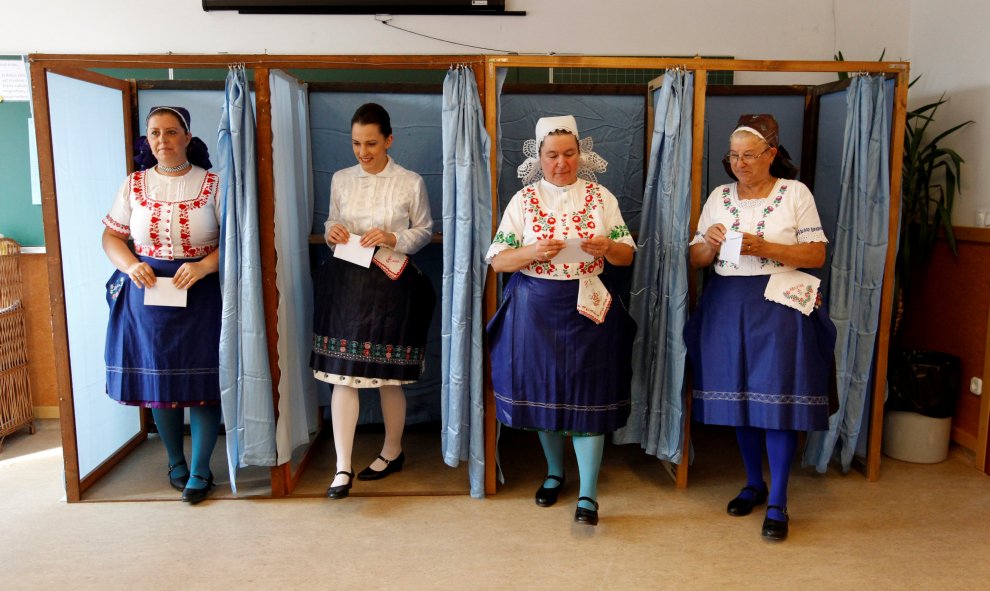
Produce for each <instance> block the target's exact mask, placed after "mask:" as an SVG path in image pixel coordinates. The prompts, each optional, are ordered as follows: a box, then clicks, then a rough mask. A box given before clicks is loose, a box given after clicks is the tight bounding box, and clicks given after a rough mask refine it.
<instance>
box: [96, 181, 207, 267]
mask: <svg viewBox="0 0 990 591" xmlns="http://www.w3.org/2000/svg"><path fill="white" fill-rule="evenodd" d="M219 188H220V177H218V176H217V175H216V174H214V173H211V172H207V171H206V170H204V169H202V168H200V167H198V166H193V167H192V169H191V170H190V171H189V172H187V173H186V174H184V175H182V176H165V175H163V174H159V173H158V172H157V171H156V170H155V169H154V168H151V169H148V170H144V171H138V172H134V173H131V174H130V175H129V176H128V177H127V180H125V181H124V184H122V185H121V186H120V189H118V190H117V196H116V197H115V198H114V201H113V205H112V206H111V207H110V213H108V214H107V215H106V217H104V218H103V224H104V225H105V226H106V227H108V228H110V229H111V230H113V231H115V232H118V233H120V234H126V235H128V236H130V237H131V238H133V240H134V250H135V252H136V253H137V254H139V255H145V256H150V257H153V258H156V259H165V260H174V259H189V258H198V257H202V256H206V255H208V254H210V253H211V252H213V251H214V250H216V249H217V247H218V245H219V243H220V198H219V195H220V192H219Z"/></svg>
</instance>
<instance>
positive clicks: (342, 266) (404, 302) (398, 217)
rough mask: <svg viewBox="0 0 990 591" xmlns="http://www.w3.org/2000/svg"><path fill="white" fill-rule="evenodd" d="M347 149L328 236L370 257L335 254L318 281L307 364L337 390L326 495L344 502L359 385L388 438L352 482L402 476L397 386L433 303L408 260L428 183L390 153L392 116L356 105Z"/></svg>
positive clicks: (420, 355) (411, 368)
mask: <svg viewBox="0 0 990 591" xmlns="http://www.w3.org/2000/svg"><path fill="white" fill-rule="evenodd" d="M351 145H352V147H353V149H354V156H355V157H356V158H357V161H358V164H357V165H355V166H352V167H350V168H345V169H343V170H340V171H337V172H336V173H335V174H334V175H333V180H332V181H331V184H330V213H329V215H328V216H327V221H326V224H325V228H326V234H325V238H326V241H327V244H329V245H330V246H331V247H335V246H336V245H339V244H345V243H347V242H348V241H349V240H350V239H351V238H352V236H353V237H354V238H358V237H359V238H360V244H361V246H363V247H366V248H368V247H375V248H376V251H375V255H374V258H373V259H372V264H371V265H370V266H369V267H367V268H365V267H362V266H359V265H356V264H353V263H350V262H345V261H343V260H341V259H337V258H333V257H331V258H330V259H328V260H327V261H326V262H325V263H324V264H323V266H322V267H321V268H320V270H319V272H318V275H317V278H316V301H315V310H314V318H313V332H314V335H313V351H312V353H311V355H310V367H312V368H313V374H314V375H315V377H316V378H317V379H319V380H321V381H324V382H327V383H328V384H331V385H332V386H333V397H332V398H331V402H330V412H331V420H332V423H333V441H334V449H335V451H336V454H337V466H336V470H337V471H336V474H335V475H334V479H333V482H332V483H331V484H330V487H329V488H328V489H327V496H328V497H329V498H331V499H342V498H345V497H347V496H348V494H349V492H350V489H351V485H352V481H353V480H354V472H353V470H352V468H351V452H352V450H353V448H354V431H355V429H356V426H357V419H358V411H359V408H360V400H359V397H358V390H360V389H363V388H377V389H378V390H379V391H380V393H381V404H382V415H383V418H384V420H385V442H384V444H383V445H382V450H381V453H380V454H379V456H378V458H377V459H376V460H375V461H374V462H372V463H371V465H370V466H368V467H367V468H366V469H364V470H362V471H361V473H359V474H358V476H357V478H358V480H377V479H381V478H385V477H386V476H388V475H389V474H392V473H394V472H399V471H400V470H402V466H403V463H404V462H405V454H403V452H402V432H403V429H404V427H405V421H406V397H405V394H404V393H403V391H402V384H408V383H411V382H414V381H416V380H418V379H419V377H420V376H421V375H422V373H423V359H424V353H425V348H426V336H427V331H428V330H429V327H430V320H431V319H432V317H433V307H434V303H435V300H436V297H435V295H434V292H433V287H432V286H431V285H430V282H429V280H428V279H427V278H426V277H425V276H424V275H423V274H422V273H421V272H420V271H419V269H417V268H416V266H415V265H413V264H412V261H410V260H409V255H411V254H413V253H415V252H417V251H419V250H420V249H421V248H423V247H424V246H426V245H427V244H429V242H430V239H431V238H432V236H433V232H432V230H433V218H432V217H431V215H430V203H429V200H428V198H427V195H426V185H425V183H423V179H422V178H421V177H420V176H419V175H418V174H416V173H414V172H412V171H409V170H406V169H405V168H402V167H401V166H399V165H398V164H397V163H396V162H395V161H394V160H392V158H391V157H389V155H388V149H389V147H390V146H391V145H392V123H391V119H390V118H389V115H388V112H387V111H386V110H385V109H384V108H382V107H381V106H380V105H377V104H374V103H367V104H365V105H362V106H361V107H359V108H358V109H357V111H356V112H355V113H354V116H353V117H352V119H351Z"/></svg>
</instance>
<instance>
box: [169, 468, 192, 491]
mask: <svg viewBox="0 0 990 591" xmlns="http://www.w3.org/2000/svg"><path fill="white" fill-rule="evenodd" d="M185 465H186V463H185V462H182V463H181V464H176V465H174V466H169V467H168V483H169V484H171V485H172V488H174V489H175V490H185V488H186V483H187V482H189V470H188V469H186V473H185V474H183V475H182V476H172V472H173V471H174V470H175V469H176V468H178V467H180V466H185Z"/></svg>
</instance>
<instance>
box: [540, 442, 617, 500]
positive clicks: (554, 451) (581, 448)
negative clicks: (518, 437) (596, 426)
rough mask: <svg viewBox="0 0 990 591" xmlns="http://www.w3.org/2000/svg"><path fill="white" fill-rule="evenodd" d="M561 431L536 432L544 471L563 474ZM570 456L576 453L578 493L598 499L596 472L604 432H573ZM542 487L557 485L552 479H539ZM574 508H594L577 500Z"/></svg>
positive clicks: (550, 473)
mask: <svg viewBox="0 0 990 591" xmlns="http://www.w3.org/2000/svg"><path fill="white" fill-rule="evenodd" d="M565 437H566V436H565V435H563V434H561V433H551V432H547V431H540V443H541V444H542V445H543V454H544V455H545V456H546V457H547V474H548V475H553V476H560V477H561V478H563V476H564V438H565ZM571 439H573V440H574V455H575V456H577V464H578V473H579V475H580V477H581V490H580V492H579V493H578V496H581V497H588V498H590V499H595V500H597V499H598V472H599V470H600V469H601V467H602V454H603V453H604V451H605V435H574V436H572V437H571ZM543 486H544V487H546V488H554V487H556V486H560V483H559V482H557V481H556V480H550V479H547V480H545V481H544V482H543ZM578 507H584V508H585V509H594V508H595V506H594V505H593V504H591V503H589V502H587V501H579V502H578Z"/></svg>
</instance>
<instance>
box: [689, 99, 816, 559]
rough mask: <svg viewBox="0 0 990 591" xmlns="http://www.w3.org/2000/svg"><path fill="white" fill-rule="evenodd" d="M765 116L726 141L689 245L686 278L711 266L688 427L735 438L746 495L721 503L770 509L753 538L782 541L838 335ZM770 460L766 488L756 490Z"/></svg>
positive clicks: (696, 322)
mask: <svg viewBox="0 0 990 591" xmlns="http://www.w3.org/2000/svg"><path fill="white" fill-rule="evenodd" d="M778 138H779V131H778V127H777V122H776V120H774V118H773V117H772V116H770V115H743V116H742V117H740V119H739V122H738V123H737V125H736V129H735V131H734V132H733V133H732V135H731V136H730V138H729V153H728V154H727V155H726V158H725V160H723V162H724V164H725V167H726V171H727V172H729V174H730V176H732V177H733V178H735V179H737V182H735V183H732V184H728V185H722V186H720V187H718V188H716V189H715V190H714V191H713V192H712V194H711V196H709V198H708V201H707V202H706V203H705V206H704V209H703V211H702V214H701V218H700V219H699V221H698V229H697V233H696V234H695V237H694V239H693V240H692V241H691V247H690V259H691V264H692V266H694V267H707V266H709V265H712V264H714V267H715V273H714V274H713V275H712V276H711V279H710V280H709V281H708V282H707V283H706V284H705V289H704V292H703V294H702V297H701V301H700V302H699V304H698V308H697V310H695V312H694V314H693V315H692V316H691V318H690V320H689V322H688V324H687V326H686V327H685V330H684V336H685V341H686V342H687V347H688V358H689V360H690V363H691V371H692V375H693V382H692V386H693V392H692V397H693V408H692V413H693V417H694V420H696V421H699V422H702V423H707V424H715V425H730V426H734V427H736V438H737V440H738V442H739V447H740V450H741V452H742V456H743V464H744V465H745V468H746V478H747V481H746V486H745V487H744V488H743V489H742V491H741V492H740V493H739V495H738V496H737V497H735V498H734V499H732V501H730V502H729V504H728V507H727V511H728V513H729V514H730V515H734V516H743V515H748V514H749V513H750V512H751V511H752V510H753V508H755V507H757V506H759V505H762V504H763V503H765V502H767V500H768V497H769V505H768V506H767V512H766V518H765V520H764V522H763V528H762V534H763V536H764V537H765V538H768V539H772V540H783V539H784V538H786V537H787V532H788V516H787V481H788V477H789V475H790V467H791V463H792V461H793V459H794V454H795V451H796V448H797V439H798V431H812V430H824V429H827V428H828V417H829V414H830V411H832V410H834V406H833V403H834V402H835V398H834V388H833V387H832V386H831V385H830V378H831V376H832V358H833V352H834V349H835V327H834V326H833V325H832V322H831V320H830V319H829V317H828V313H827V310H826V308H825V307H824V306H822V298H821V294H820V293H819V292H818V286H819V283H820V282H819V280H818V279H817V278H816V277H814V276H812V275H809V274H807V273H804V272H802V271H798V269H801V268H808V269H813V268H819V267H821V266H822V265H823V264H824V263H825V245H826V243H827V242H828V241H827V239H826V238H825V233H824V232H823V231H822V227H821V226H822V225H821V221H820V220H819V217H818V210H817V209H816V208H815V201H814V198H813V197H812V195H811V192H810V191H809V190H808V188H807V187H806V186H805V185H804V184H802V183H801V182H799V181H797V180H793V179H794V177H795V176H796V172H797V171H796V169H795V168H794V166H793V165H792V164H791V163H790V162H789V160H788V156H787V152H786V151H784V148H783V147H782V146H780V145H779V139H778ZM764 451H765V452H766V454H767V457H768V458H769V464H770V476H771V482H770V487H767V484H766V482H764V480H763V454H764Z"/></svg>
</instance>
